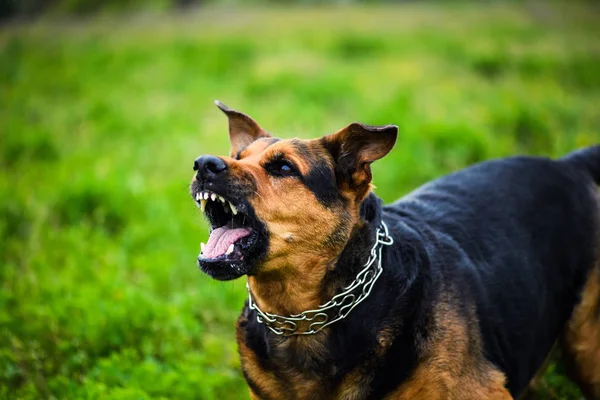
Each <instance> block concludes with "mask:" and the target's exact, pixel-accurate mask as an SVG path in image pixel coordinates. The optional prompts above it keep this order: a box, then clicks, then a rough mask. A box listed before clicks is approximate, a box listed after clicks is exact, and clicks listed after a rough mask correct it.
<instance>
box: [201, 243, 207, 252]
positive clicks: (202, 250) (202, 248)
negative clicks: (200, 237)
mask: <svg viewBox="0 0 600 400" xmlns="http://www.w3.org/2000/svg"><path fill="white" fill-rule="evenodd" d="M204 246H206V245H205V244H204V243H202V242H200V251H201V252H202V253H204Z"/></svg>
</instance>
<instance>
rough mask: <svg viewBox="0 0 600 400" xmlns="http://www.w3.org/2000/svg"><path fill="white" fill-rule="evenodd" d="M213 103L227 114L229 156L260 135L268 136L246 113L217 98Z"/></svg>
mask: <svg viewBox="0 0 600 400" xmlns="http://www.w3.org/2000/svg"><path fill="white" fill-rule="evenodd" d="M215 104H216V105H217V107H219V109H220V110H221V111H223V112H224V113H225V115H227V118H228V119H229V141H230V142H231V150H230V154H231V157H235V155H236V154H237V153H238V152H239V151H240V150H242V149H243V148H245V147H247V146H248V145H249V144H250V143H252V142H254V141H255V140H256V139H258V138H261V137H270V136H271V135H269V134H268V133H267V131H265V130H264V129H263V128H261V127H260V125H258V123H257V122H256V121H254V120H253V119H252V118H250V117H249V116H248V115H246V114H244V113H241V112H239V111H235V110H232V109H231V108H229V107H227V106H226V105H225V104H223V103H221V102H220V101H219V100H215Z"/></svg>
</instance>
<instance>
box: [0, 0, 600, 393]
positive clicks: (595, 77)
mask: <svg viewBox="0 0 600 400" xmlns="http://www.w3.org/2000/svg"><path fill="white" fill-rule="evenodd" d="M594 15H597V13H592V12H589V11H588V10H585V9H578V8H573V7H571V8H568V9H566V8H556V7H548V8H544V9H538V8H526V7H525V6H515V5H512V6H510V5H498V4H496V5H493V4H491V3H488V4H479V5H474V6H473V5H453V6H436V7H434V6H424V5H416V4H412V5H406V6H395V7H391V6H388V7H384V8H358V7H337V8H327V7H322V8H295V9H288V10H285V9H283V8H282V9H271V10H258V9H255V10H248V9H225V8H210V9H199V10H196V11H192V12H187V13H182V14H178V15H175V14H173V15H159V14H138V15H129V16H114V15H101V16H98V17H95V18H92V19H89V20H86V21H70V20H62V21H57V20H42V21H39V22H36V23H30V24H26V25H6V26H4V27H3V28H0V397H1V398H6V399H20V398H23V399H38V398H59V399H67V398H68V399H75V398H81V399H96V398H111V399H146V398H173V399H243V398H247V392H246V389H245V386H244V382H243V378H242V376H241V373H240V371H239V361H238V358H237V353H236V345H235V342H234V329H233V326H234V322H235V320H236V318H237V315H238V313H239V310H240V309H241V306H242V304H243V301H244V299H245V288H244V282H243V281H242V280H240V281H236V282H227V283H218V282H214V281H211V280H210V279H209V278H208V277H206V276H204V275H203V274H201V272H200V271H199V270H198V269H197V267H196V261H195V260H196V255H197V253H198V252H199V243H200V241H201V240H204V241H206V235H207V229H206V226H205V224H204V222H203V221H202V219H201V217H200V213H199V211H198V210H197V209H196V207H195V206H194V204H193V202H192V201H191V199H190V198H189V195H188V184H189V181H190V179H191V177H192V161H193V160H194V158H195V157H196V156H198V155H199V154H202V153H208V152H210V153H219V154H225V153H226V152H227V150H228V143H227V125H226V120H225V117H224V116H223V115H222V114H221V113H220V112H219V111H218V110H217V109H216V108H215V106H214V105H213V104H212V102H213V100H214V99H219V100H221V101H223V102H224V103H226V104H228V105H229V106H231V107H234V108H237V109H240V110H242V111H245V112H247V113H249V114H250V115H252V116H253V117H255V118H256V119H257V120H258V121H259V122H260V123H261V124H262V125H263V126H264V127H265V128H266V129H268V130H270V131H272V132H275V133H276V134H278V135H280V136H283V137H292V136H300V137H304V138H309V137H315V136H317V135H322V134H324V133H328V132H331V131H334V130H336V129H338V128H340V127H342V126H344V125H346V124H347V123H349V122H352V121H355V120H360V121H362V122H365V123H369V124H387V123H394V124H397V125H399V127H400V136H399V140H398V143H397V145H396V148H395V150H394V151H393V152H392V154H391V155H390V156H388V157H387V158H385V159H384V160H382V161H381V162H379V163H377V164H376V165H375V166H374V181H375V182H374V183H375V184H376V185H377V190H376V192H377V194H379V195H380V196H381V197H383V199H384V200H386V201H391V200H394V199H395V198H397V197H399V196H401V195H402V194H404V193H407V192H408V191H410V190H411V189H412V188H414V187H416V186H418V185H419V184H421V183H423V182H425V181H427V180H430V179H432V178H434V177H437V176H439V175H442V174H445V173H448V172H450V171H454V170H456V169H459V168H461V167H463V166H466V165H468V164H471V163H474V162H477V161H480V160H484V159H488V158H492V157H501V156H507V155H512V154H517V153H525V154H536V155H550V156H559V155H561V154H563V153H565V152H568V151H570V150H572V149H575V148H577V147H582V146H585V145H590V144H594V143H599V142H600V107H599V105H600V72H599V71H600V40H598V39H599V37H600V36H599V33H600V23H599V22H600V21H599V19H598V18H596V17H594ZM560 370H561V367H560V365H559V364H558V365H556V364H553V365H552V366H551V368H550V372H549V373H548V374H547V375H546V377H545V380H544V381H543V385H542V388H541V392H540V398H548V399H578V398H579V395H578V393H577V391H576V390H575V389H574V388H573V387H572V386H571V385H570V383H568V382H567V380H566V378H563V377H562V375H561V374H560Z"/></svg>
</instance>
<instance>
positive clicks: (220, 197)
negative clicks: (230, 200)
mask: <svg viewBox="0 0 600 400" xmlns="http://www.w3.org/2000/svg"><path fill="white" fill-rule="evenodd" d="M219 200H220V201H221V203H223V204H225V199H224V198H223V196H219Z"/></svg>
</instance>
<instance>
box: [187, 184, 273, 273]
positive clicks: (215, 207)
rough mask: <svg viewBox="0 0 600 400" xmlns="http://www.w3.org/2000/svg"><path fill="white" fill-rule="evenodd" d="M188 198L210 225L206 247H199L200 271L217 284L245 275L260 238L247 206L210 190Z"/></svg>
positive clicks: (254, 256) (251, 211)
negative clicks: (216, 280) (195, 204)
mask: <svg viewBox="0 0 600 400" xmlns="http://www.w3.org/2000/svg"><path fill="white" fill-rule="evenodd" d="M192 196H193V198H194V200H195V201H196V203H197V205H198V207H199V208H200V209H201V210H202V212H203V213H204V216H205V217H206V219H207V220H208V223H209V225H210V235H209V238H208V241H207V243H206V244H205V243H201V244H200V248H201V252H200V255H199V256H198V265H199V266H200V268H201V269H202V270H203V271H204V272H205V273H207V274H208V275H210V276H212V277H213V278H215V279H219V280H229V279H235V278H237V277H239V276H241V275H244V274H246V273H248V272H249V270H250V268H251V266H252V265H253V264H254V261H255V260H256V258H257V254H258V253H259V252H260V251H259V250H260V247H261V246H257V244H258V243H259V241H260V240H259V239H260V238H262V237H263V236H264V235H262V234H261V233H262V232H263V229H262V224H261V223H260V222H259V221H258V219H257V218H256V217H255V216H254V212H253V210H252V208H251V206H250V205H249V204H248V203H246V202H239V201H232V200H230V199H228V198H227V197H226V196H224V195H222V194H219V193H216V192H213V191H210V190H200V191H196V192H193V193H192ZM262 247H264V246H262Z"/></svg>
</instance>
